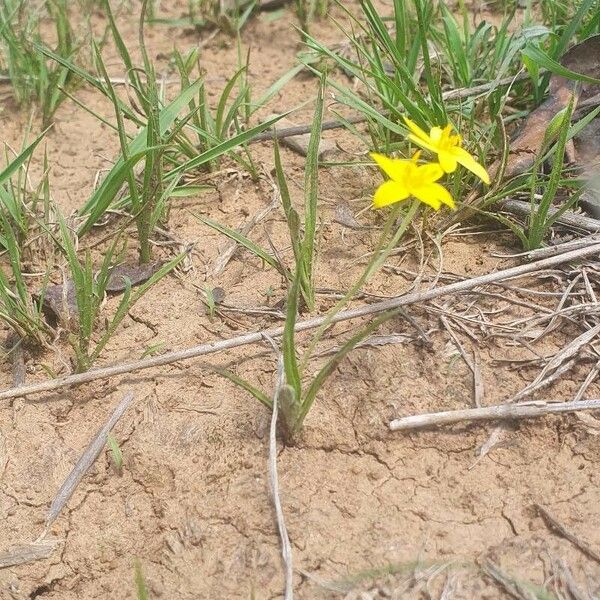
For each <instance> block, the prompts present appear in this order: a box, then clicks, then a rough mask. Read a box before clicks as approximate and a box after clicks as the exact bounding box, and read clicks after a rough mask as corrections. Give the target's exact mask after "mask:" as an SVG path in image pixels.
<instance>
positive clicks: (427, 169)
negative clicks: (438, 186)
mask: <svg viewBox="0 0 600 600" xmlns="http://www.w3.org/2000/svg"><path fill="white" fill-rule="evenodd" d="M417 173H418V175H417V176H418V177H419V178H420V180H421V181H425V182H427V183H433V182H434V181H437V180H438V179H439V178H440V177H442V176H443V175H444V171H443V170H442V167H440V165H439V164H438V163H428V164H426V165H422V166H420V167H417Z"/></svg>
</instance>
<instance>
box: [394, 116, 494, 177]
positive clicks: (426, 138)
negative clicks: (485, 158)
mask: <svg viewBox="0 0 600 600" xmlns="http://www.w3.org/2000/svg"><path fill="white" fill-rule="evenodd" d="M404 120H405V121H406V124H407V125H408V128H409V129H410V130H411V131H412V133H410V134H409V136H408V139H409V140H410V141H411V142H414V143H415V144H417V146H421V148H425V149H426V150H430V151H431V152H435V153H436V154H437V155H438V160H439V161H440V166H441V167H442V169H444V171H445V172H446V173H454V171H456V165H457V164H461V165H462V166H463V167H465V169H468V170H469V171H471V172H472V173H475V175H477V177H479V179H481V181H483V182H484V183H487V184H488V185H489V184H490V176H489V175H488V173H487V171H486V170H485V169H484V168H483V167H482V166H481V165H480V164H479V163H478V162H477V161H476V160H475V159H474V158H473V157H472V156H471V155H470V154H469V153H468V152H467V151H466V150H465V149H464V148H461V144H462V138H461V137H460V135H451V132H452V125H446V127H444V128H443V129H442V128H441V127H432V128H431V129H430V130H429V135H428V134H427V133H425V132H424V131H423V130H422V129H421V128H420V127H419V126H418V125H417V124H416V123H415V122H414V121H411V120H410V119H407V118H406V117H404Z"/></svg>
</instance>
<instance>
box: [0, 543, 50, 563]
mask: <svg viewBox="0 0 600 600" xmlns="http://www.w3.org/2000/svg"><path fill="white" fill-rule="evenodd" d="M58 544H59V540H43V541H38V542H33V543H31V544H19V545H18V546H12V547H11V548H9V549H8V550H6V552H3V553H2V554H0V569H6V568H7V567H14V566H16V565H24V564H27V563H30V562H34V561H36V560H43V559H45V558H48V557H49V556H50V555H51V554H52V552H54V550H55V548H56V547H57V546H58Z"/></svg>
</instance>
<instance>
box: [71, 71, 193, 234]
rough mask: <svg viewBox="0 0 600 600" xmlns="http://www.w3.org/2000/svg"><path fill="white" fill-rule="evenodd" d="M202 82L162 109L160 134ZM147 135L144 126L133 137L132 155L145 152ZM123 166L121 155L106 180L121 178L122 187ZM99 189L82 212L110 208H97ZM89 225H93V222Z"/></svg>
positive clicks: (170, 123)
mask: <svg viewBox="0 0 600 600" xmlns="http://www.w3.org/2000/svg"><path fill="white" fill-rule="evenodd" d="M202 83H203V82H202V80H201V79H198V80H197V81H195V82H194V83H193V84H192V85H191V86H190V87H189V88H187V89H185V90H183V92H181V94H179V96H177V98H175V100H173V102H171V103H170V104H169V105H167V106H166V107H165V108H163V109H162V110H161V111H160V115H159V123H160V134H161V135H164V134H165V133H166V131H167V130H168V129H169V127H171V126H172V125H173V122H174V121H175V119H176V118H177V115H178V114H179V113H180V112H181V110H182V109H183V108H184V107H185V106H186V105H187V104H188V102H190V100H191V99H192V98H193V97H194V96H195V94H197V93H198V90H199V89H200V87H201V86H202ZM147 136H148V131H147V128H146V127H143V128H142V129H141V130H140V131H139V133H138V134H137V135H136V137H135V138H134V139H133V141H132V142H131V143H130V144H129V154H130V155H132V156H133V155H137V154H138V153H140V152H141V153H142V155H143V153H144V152H145V151H144V147H145V146H146V140H147ZM142 151H144V152H142ZM140 158H141V156H140ZM122 167H123V158H122V157H121V158H120V159H119V160H117V162H116V163H115V165H114V166H113V168H112V169H111V170H110V172H109V173H108V175H107V176H106V178H105V181H106V180H107V179H108V180H113V179H120V184H119V187H120V186H121V185H122V184H123V182H124V181H125V178H126V177H127V172H126V171H123V170H122ZM117 172H118V174H119V175H118V176H117ZM98 191H99V190H98ZM98 191H97V192H96V193H95V194H93V195H92V197H91V198H90V199H89V200H88V201H87V202H86V203H85V205H84V206H83V207H82V208H81V210H80V211H79V213H80V214H82V215H85V214H88V213H91V212H92V211H93V210H94V211H95V214H98V216H99V215H101V214H102V213H103V212H104V210H106V208H108V206H107V207H105V208H104V210H102V211H98V210H97V209H96V205H97V204H98V202H99V194H98ZM96 218H98V217H96ZM90 221H91V217H90V219H88V222H90ZM94 222H95V221H94ZM89 226H91V224H90V225H89ZM89 226H88V225H86V229H88V228H89Z"/></svg>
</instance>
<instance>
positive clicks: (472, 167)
mask: <svg viewBox="0 0 600 600" xmlns="http://www.w3.org/2000/svg"><path fill="white" fill-rule="evenodd" d="M451 152H452V156H453V157H454V159H455V160H456V162H458V163H460V164H461V165H462V166H463V167H464V168H465V169H468V170H469V171H471V173H474V174H475V175H477V177H479V179H481V181H483V183H485V184H487V185H490V176H489V175H488V172H487V171H486V170H485V169H484V168H483V167H482V166H481V165H480V164H479V163H478V162H477V161H476V160H475V159H474V158H473V157H472V156H471V155H470V154H469V153H468V152H467V151H466V150H463V148H452V150H451Z"/></svg>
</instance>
